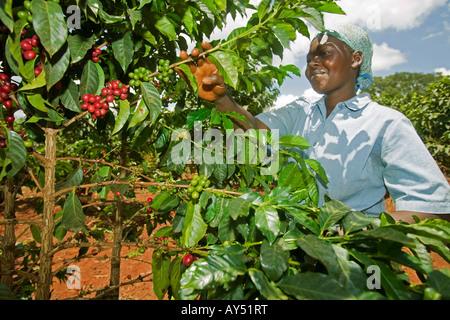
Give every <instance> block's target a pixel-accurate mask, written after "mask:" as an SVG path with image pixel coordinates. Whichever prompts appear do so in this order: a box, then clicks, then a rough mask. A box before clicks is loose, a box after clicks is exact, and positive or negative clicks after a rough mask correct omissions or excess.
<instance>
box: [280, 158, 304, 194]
mask: <svg viewBox="0 0 450 320" xmlns="http://www.w3.org/2000/svg"><path fill="white" fill-rule="evenodd" d="M302 182H303V175H302V172H301V171H300V168H299V166H298V164H297V163H289V164H288V165H286V166H285V167H284V168H283V169H282V170H281V171H280V173H279V174H278V185H279V186H281V187H289V188H290V190H291V191H293V190H297V189H298V187H299V186H300V185H301V183H302Z"/></svg>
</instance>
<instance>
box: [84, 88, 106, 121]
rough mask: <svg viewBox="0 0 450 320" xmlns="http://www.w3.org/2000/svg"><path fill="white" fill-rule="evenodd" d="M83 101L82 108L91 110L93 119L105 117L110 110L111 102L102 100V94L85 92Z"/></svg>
mask: <svg viewBox="0 0 450 320" xmlns="http://www.w3.org/2000/svg"><path fill="white" fill-rule="evenodd" d="M82 99H83V101H84V102H83V103H82V104H81V109H82V110H89V112H90V113H91V114H92V118H93V119H103V118H104V117H105V115H106V114H107V113H108V111H109V104H108V102H106V101H102V99H103V98H102V96H100V95H95V94H93V93H91V94H85V95H83V97H82Z"/></svg>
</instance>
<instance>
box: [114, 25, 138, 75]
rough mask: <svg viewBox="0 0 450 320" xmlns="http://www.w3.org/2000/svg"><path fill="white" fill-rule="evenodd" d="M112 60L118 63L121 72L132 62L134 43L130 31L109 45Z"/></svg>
mask: <svg viewBox="0 0 450 320" xmlns="http://www.w3.org/2000/svg"><path fill="white" fill-rule="evenodd" d="M111 46H112V49H113V54H114V58H115V59H116V60H117V62H119V65H120V66H121V68H122V70H123V72H126V71H127V68H128V66H129V65H130V63H131V62H132V61H133V55H134V43H133V38H132V36H131V31H128V32H126V33H125V34H123V35H122V37H121V38H119V39H117V40H115V41H113V42H112V43H111Z"/></svg>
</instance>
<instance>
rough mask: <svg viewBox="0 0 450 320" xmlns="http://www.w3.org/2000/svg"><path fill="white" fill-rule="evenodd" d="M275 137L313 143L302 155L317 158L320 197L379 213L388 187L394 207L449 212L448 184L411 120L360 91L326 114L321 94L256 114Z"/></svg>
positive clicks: (370, 213) (321, 200) (449, 194)
mask: <svg viewBox="0 0 450 320" xmlns="http://www.w3.org/2000/svg"><path fill="white" fill-rule="evenodd" d="M257 118H258V119H259V120H261V121H262V122H264V123H265V124H266V125H267V126H268V127H269V128H270V129H271V130H274V129H278V130H279V136H280V137H281V136H283V135H298V136H301V137H303V138H305V139H306V140H307V141H308V142H309V143H310V144H311V147H310V148H308V149H306V150H303V151H302V153H303V154H302V156H303V157H304V158H311V159H315V160H317V161H319V163H320V164H321V165H322V167H323V168H324V169H325V172H326V174H327V176H328V180H329V183H328V184H325V183H323V182H322V181H321V180H320V179H319V183H318V185H319V194H320V200H319V206H321V205H322V204H323V201H324V200H323V199H324V195H325V194H327V195H329V196H330V197H331V198H332V199H336V200H340V201H342V202H343V203H345V204H346V205H348V206H350V207H352V208H353V209H355V210H359V211H365V212H366V214H367V215H369V216H378V215H379V214H380V213H381V212H384V211H385V200H384V196H385V194H386V190H387V191H388V192H389V194H390V195H391V196H392V198H393V199H394V201H395V205H396V210H407V211H417V212H425V213H450V187H449V184H448V182H447V180H446V179H445V177H444V175H443V174H442V172H441V171H440V169H439V167H438V166H437V164H436V162H435V161H434V159H433V157H432V156H431V155H430V153H429V152H428V150H427V148H426V147H425V145H424V144H423V142H422V140H421V139H420V137H419V136H418V134H417V133H416V130H415V129H414V127H413V126H412V124H411V122H410V121H409V120H408V119H407V118H406V117H405V116H404V115H403V114H402V113H400V112H398V111H396V110H394V109H391V108H387V107H384V106H381V105H379V104H378V103H376V102H374V101H372V100H371V99H370V95H369V94H367V93H362V94H359V95H357V96H355V97H354V98H352V99H350V100H348V101H345V102H341V103H339V104H338V105H337V106H336V108H335V109H334V110H333V112H332V113H331V114H330V115H329V116H328V117H326V107H325V102H324V98H323V97H322V98H321V99H320V100H318V101H316V102H309V101H307V100H305V99H303V98H300V99H299V100H297V101H295V102H293V103H291V104H289V105H287V106H285V107H283V108H280V109H277V110H275V111H273V112H265V113H262V114H260V115H258V116H257Z"/></svg>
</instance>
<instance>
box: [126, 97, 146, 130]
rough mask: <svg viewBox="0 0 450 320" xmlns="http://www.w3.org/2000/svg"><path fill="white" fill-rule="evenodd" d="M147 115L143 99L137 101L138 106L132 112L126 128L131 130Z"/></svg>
mask: <svg viewBox="0 0 450 320" xmlns="http://www.w3.org/2000/svg"><path fill="white" fill-rule="evenodd" d="M147 115H148V109H147V107H146V106H145V102H144V100H143V99H141V101H139V104H138V105H137V107H136V110H134V113H133V117H132V118H131V120H130V123H129V124H128V128H133V127H134V126H136V125H137V124H139V123H141V122H142V121H144V119H145V118H146V117H147Z"/></svg>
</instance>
